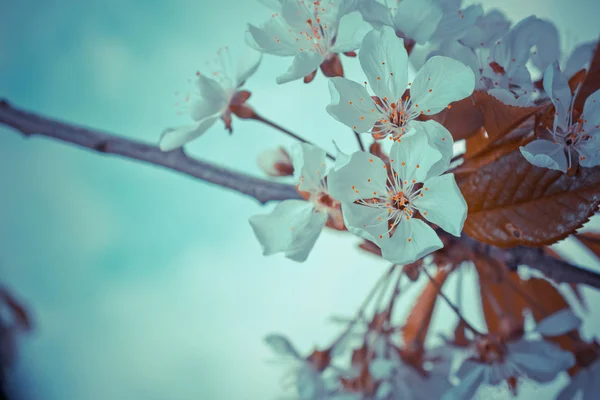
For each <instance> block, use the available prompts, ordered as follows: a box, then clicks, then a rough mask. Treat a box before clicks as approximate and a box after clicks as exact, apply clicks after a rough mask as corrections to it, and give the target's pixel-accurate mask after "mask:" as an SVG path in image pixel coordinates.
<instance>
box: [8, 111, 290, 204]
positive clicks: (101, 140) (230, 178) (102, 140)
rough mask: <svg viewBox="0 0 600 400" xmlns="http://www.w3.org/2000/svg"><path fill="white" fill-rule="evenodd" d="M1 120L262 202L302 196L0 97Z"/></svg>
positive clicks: (22, 129)
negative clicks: (26, 108) (38, 112)
mask: <svg viewBox="0 0 600 400" xmlns="http://www.w3.org/2000/svg"><path fill="white" fill-rule="evenodd" d="M0 123H1V124H4V125H7V126H10V127H12V128H14V129H16V130H17V131H19V132H21V133H22V134H23V135H24V136H26V137H28V136H31V135H34V134H37V135H41V136H46V137H49V138H52V139H57V140H60V141H63V142H67V143H71V144H74V145H76V146H79V147H85V148H88V149H90V150H93V151H97V152H99V153H104V154H114V155H118V156H121V157H125V158H130V159H133V160H138V161H142V162H145V163H147V164H154V165H159V166H161V167H164V168H167V169H171V170H174V171H178V172H181V173H183V174H186V175H189V176H192V177H194V178H198V179H201V180H203V181H205V182H209V183H212V184H215V185H219V186H222V187H225V188H228V189H231V190H235V191H237V192H240V193H243V194H246V195H249V196H251V197H254V198H255V199H256V200H258V201H259V202H261V203H266V202H267V201H269V200H286V199H300V198H301V197H300V195H299V194H298V192H297V191H296V188H295V187H294V186H293V185H289V184H283V183H278V182H272V181H268V180H266V179H261V178H255V177H252V176H249V175H246V174H242V173H240V172H235V171H233V170H231V169H228V168H224V167H219V166H215V165H213V164H210V163H208V162H206V161H201V160H198V159H195V158H192V157H189V156H188V155H186V154H185V152H184V151H183V149H178V150H174V151H170V152H163V151H161V150H160V149H159V148H158V146H154V145H150V144H146V143H143V142H140V141H137V140H132V139H126V138H123V137H119V136H116V135H113V134H109V133H105V132H101V131H98V130H95V129H89V128H84V127H81V126H75V125H71V124H68V123H64V122H60V121H56V120H53V119H50V118H45V117H42V116H39V115H36V114H32V113H29V112H26V111H22V110H19V109H16V108H13V107H12V106H11V105H10V104H9V103H8V102H7V101H4V100H2V101H0Z"/></svg>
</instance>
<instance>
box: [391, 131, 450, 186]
mask: <svg viewBox="0 0 600 400" xmlns="http://www.w3.org/2000/svg"><path fill="white" fill-rule="evenodd" d="M441 158H442V154H441V153H440V152H439V151H438V150H436V149H435V148H433V147H431V146H430V145H429V142H428V138H427V135H426V134H424V132H422V131H415V133H413V134H409V135H405V136H404V137H402V139H401V141H400V142H394V144H393V145H392V148H391V149H390V159H391V160H393V162H392V166H393V168H394V171H396V172H397V173H398V177H399V178H400V179H401V180H402V181H403V182H407V183H411V182H412V181H413V180H415V181H416V182H423V181H424V180H425V178H426V177H427V174H428V173H429V170H430V169H431V167H432V166H433V165H434V164H435V163H437V162H438V161H440V160H441ZM416 182H412V183H416Z"/></svg>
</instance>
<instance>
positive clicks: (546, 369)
mask: <svg viewBox="0 0 600 400" xmlns="http://www.w3.org/2000/svg"><path fill="white" fill-rule="evenodd" d="M517 345H518V347H519V348H518V349H517ZM507 347H508V352H509V357H510V361H512V362H513V363H515V364H517V366H518V367H519V370H520V371H521V372H522V373H524V374H525V375H527V376H528V377H529V378H531V379H533V380H535V381H537V382H550V381H552V380H553V379H554V378H555V377H556V375H558V374H559V373H560V372H562V371H565V370H566V369H568V368H571V367H572V366H573V365H575V356H574V355H573V353H571V352H568V351H564V350H562V349H561V348H560V347H558V346H556V345H554V344H552V343H550V342H547V341H545V340H527V341H525V340H522V341H521V342H517V343H508V345H507Z"/></svg>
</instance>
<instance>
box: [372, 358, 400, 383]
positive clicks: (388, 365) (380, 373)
mask: <svg viewBox="0 0 600 400" xmlns="http://www.w3.org/2000/svg"><path fill="white" fill-rule="evenodd" d="M394 368H396V363H394V362H393V361H392V360H388V359H386V358H381V357H377V358H376V359H374V360H373V361H371V362H370V363H369V372H370V374H371V376H372V377H373V379H376V380H380V379H387V378H390V377H391V376H392V374H393V372H394Z"/></svg>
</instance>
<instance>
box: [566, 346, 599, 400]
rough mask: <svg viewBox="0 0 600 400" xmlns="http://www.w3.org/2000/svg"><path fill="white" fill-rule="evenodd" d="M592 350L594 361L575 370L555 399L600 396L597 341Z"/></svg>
mask: <svg viewBox="0 0 600 400" xmlns="http://www.w3.org/2000/svg"><path fill="white" fill-rule="evenodd" d="M592 352H593V357H594V360H595V361H594V362H592V363H591V364H590V365H588V366H586V367H585V368H582V369H581V370H580V371H579V372H577V374H575V376H573V377H572V378H571V382H569V384H568V385H567V386H565V387H564V388H563V389H562V390H561V391H560V393H559V394H558V396H557V397H556V400H572V399H575V398H580V399H583V400H594V399H598V398H600V359H599V358H598V356H599V353H600V348H599V346H598V344H597V343H594V349H593V350H592ZM578 394H581V397H577V395H578Z"/></svg>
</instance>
